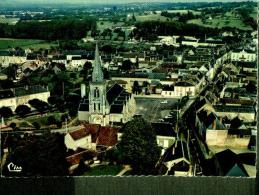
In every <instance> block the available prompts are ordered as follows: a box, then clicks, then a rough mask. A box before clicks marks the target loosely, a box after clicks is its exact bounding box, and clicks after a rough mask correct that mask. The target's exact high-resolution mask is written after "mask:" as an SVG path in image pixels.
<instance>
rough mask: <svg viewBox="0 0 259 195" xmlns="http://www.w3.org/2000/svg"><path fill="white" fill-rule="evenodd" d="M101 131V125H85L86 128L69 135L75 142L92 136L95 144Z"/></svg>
mask: <svg viewBox="0 0 259 195" xmlns="http://www.w3.org/2000/svg"><path fill="white" fill-rule="evenodd" d="M99 129H100V125H96V124H84V127H82V128H81V129H78V130H75V131H73V132H70V133H69V134H70V135H71V137H72V138H73V139H74V140H79V139H81V138H83V137H86V136H88V135H89V134H91V138H92V142H95V141H96V138H97V135H98V132H99Z"/></svg>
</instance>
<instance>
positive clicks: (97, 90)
mask: <svg viewBox="0 0 259 195" xmlns="http://www.w3.org/2000/svg"><path fill="white" fill-rule="evenodd" d="M94 97H95V98H98V97H100V92H99V89H98V88H97V87H96V88H95V90H94Z"/></svg>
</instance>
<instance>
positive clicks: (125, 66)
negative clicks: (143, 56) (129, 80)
mask: <svg viewBox="0 0 259 195" xmlns="http://www.w3.org/2000/svg"><path fill="white" fill-rule="evenodd" d="M132 65H133V63H132V62H131V61H130V60H124V61H123V62H122V66H121V69H122V70H124V71H128V70H131V69H132Z"/></svg>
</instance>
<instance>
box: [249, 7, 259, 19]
mask: <svg viewBox="0 0 259 195" xmlns="http://www.w3.org/2000/svg"><path fill="white" fill-rule="evenodd" d="M249 15H250V16H251V17H253V18H254V19H255V20H257V7H255V8H254V9H253V11H252V12H251V13H250V14H249Z"/></svg>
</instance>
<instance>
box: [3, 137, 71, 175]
mask: <svg viewBox="0 0 259 195" xmlns="http://www.w3.org/2000/svg"><path fill="white" fill-rule="evenodd" d="M16 139H17V141H16V143H15V145H14V147H13V151H12V152H11V153H10V154H9V155H8V158H7V160H6V163H5V165H4V168H3V169H4V170H3V174H4V175H6V176H65V175H68V174H69V173H68V168H69V165H68V163H67V161H66V146H65V144H64V135H62V134H58V133H56V134H45V135H44V136H36V135H30V136H24V137H23V138H21V137H19V138H18V137H17V138H16ZM10 162H12V163H14V164H15V165H17V166H21V167H22V172H20V173H19V172H17V173H15V172H9V171H8V168H7V165H8V164H9V163H10Z"/></svg>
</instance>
